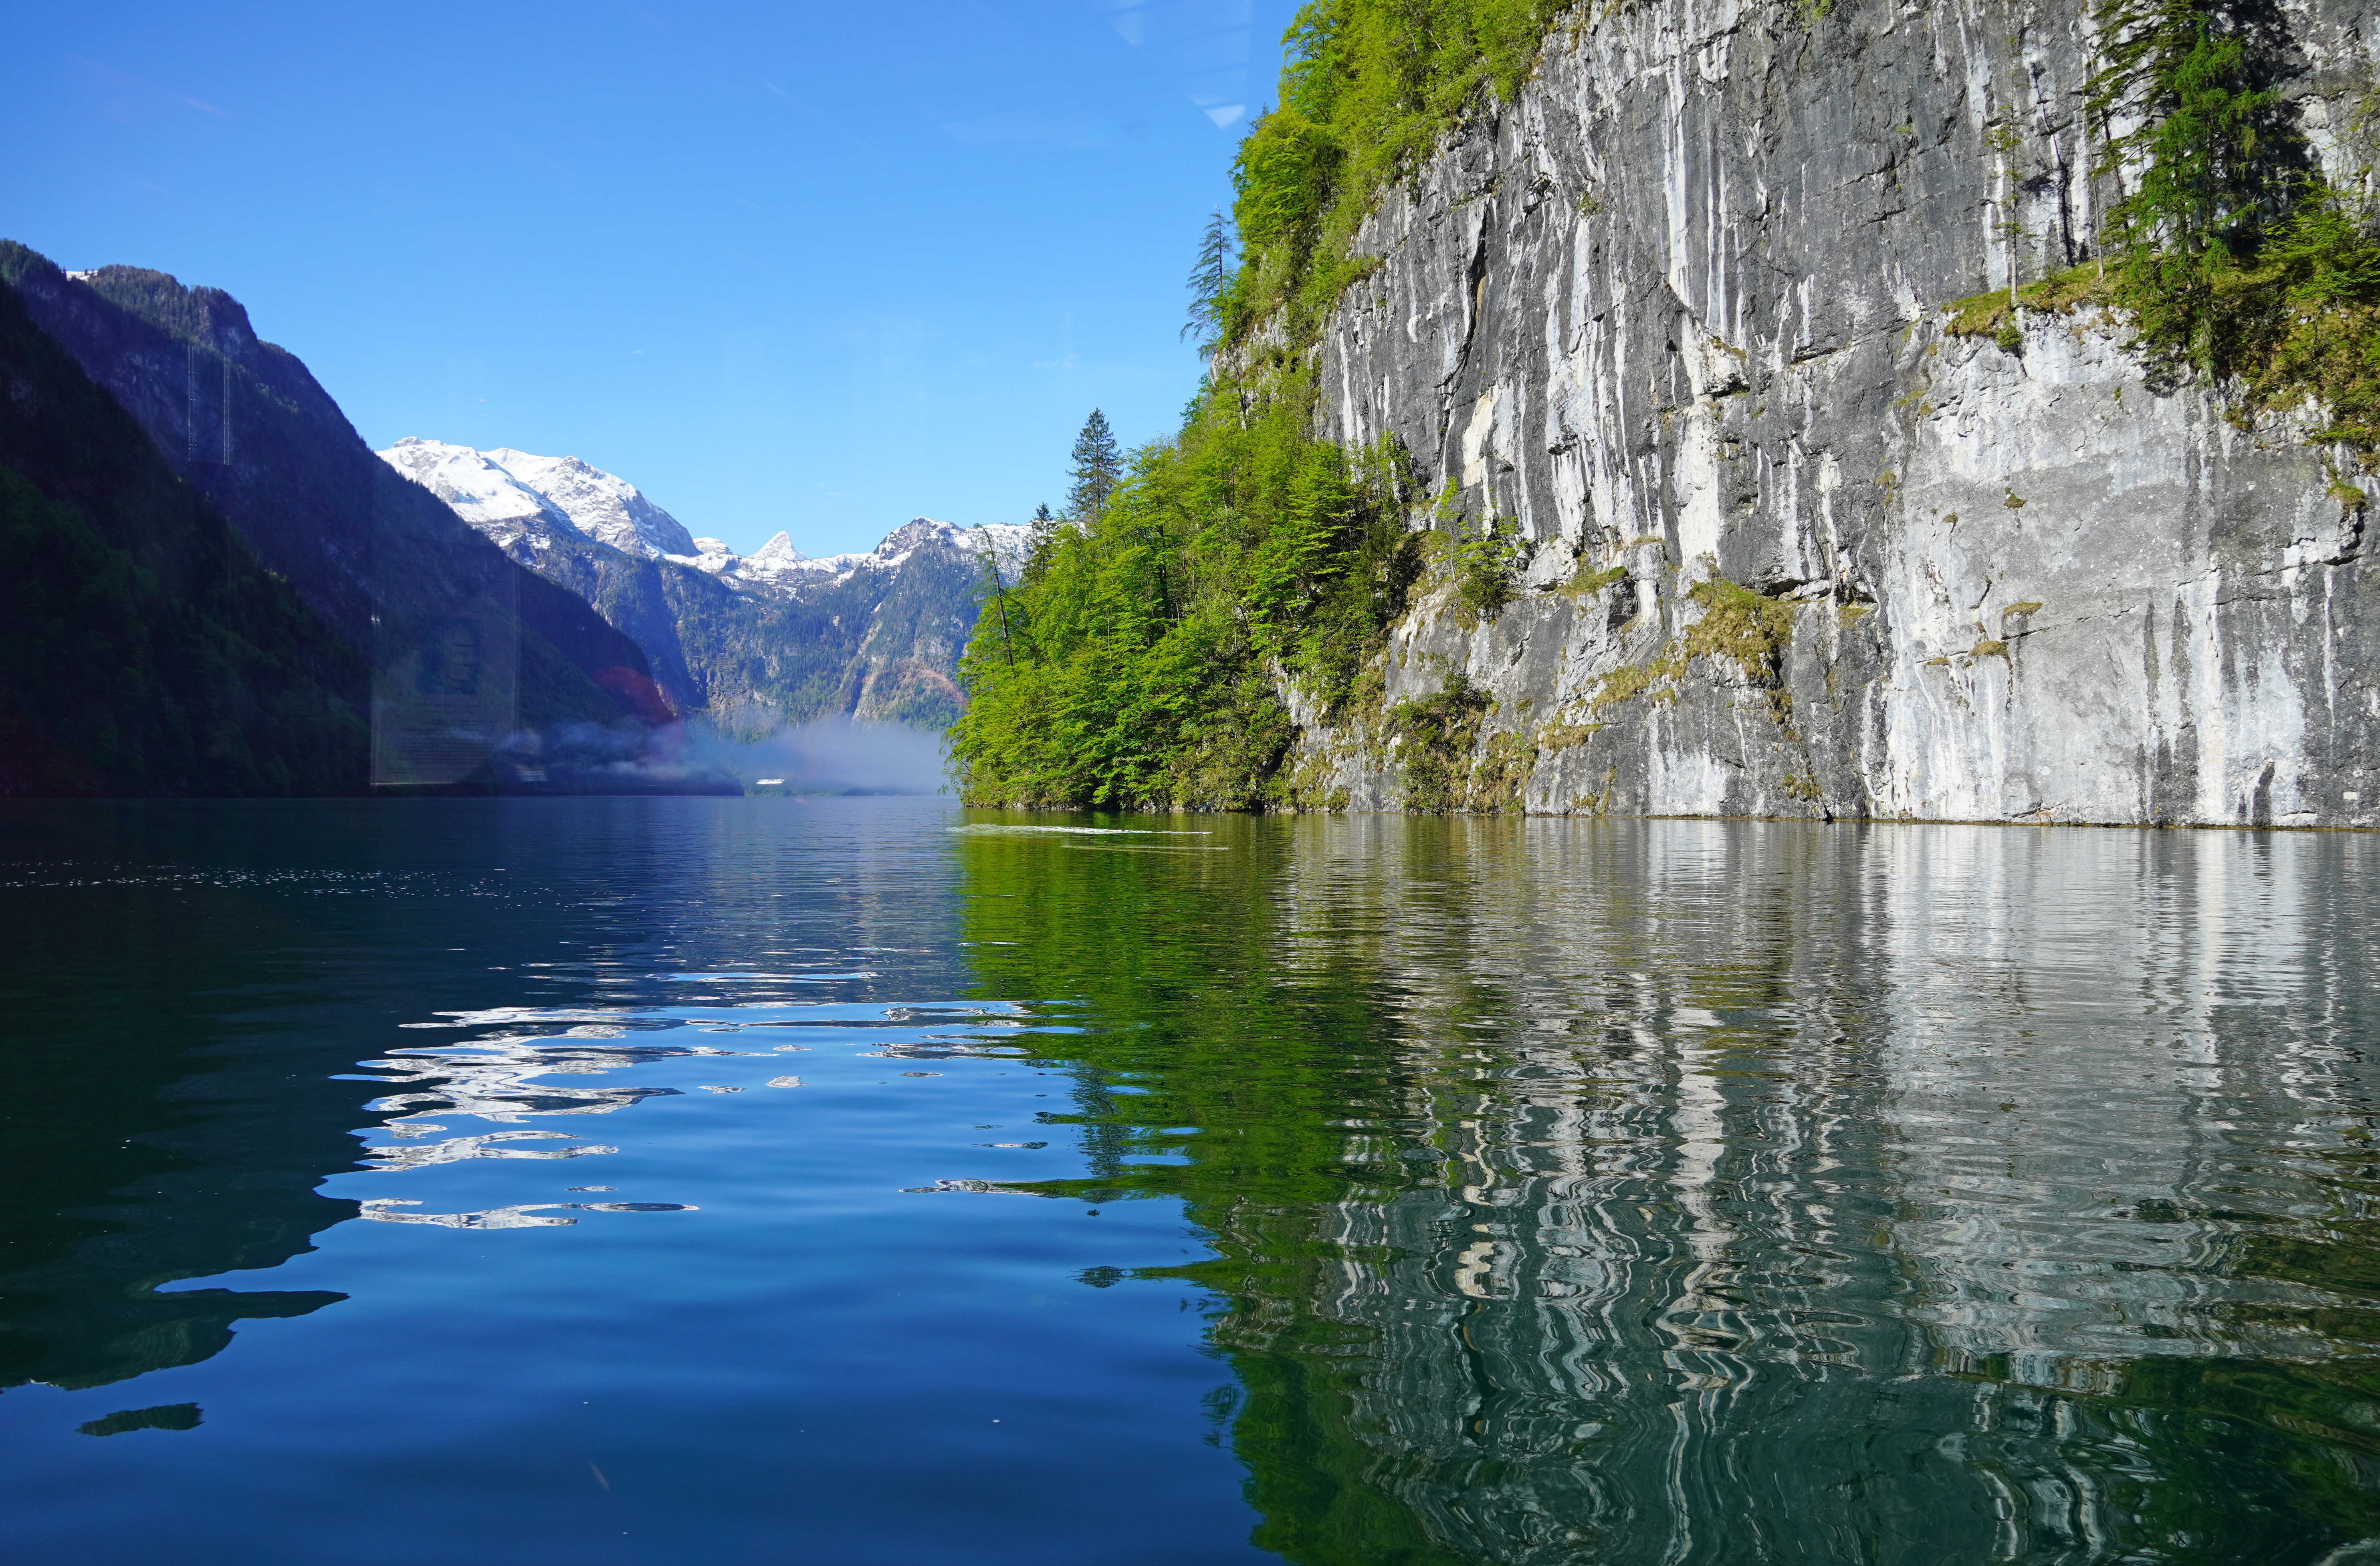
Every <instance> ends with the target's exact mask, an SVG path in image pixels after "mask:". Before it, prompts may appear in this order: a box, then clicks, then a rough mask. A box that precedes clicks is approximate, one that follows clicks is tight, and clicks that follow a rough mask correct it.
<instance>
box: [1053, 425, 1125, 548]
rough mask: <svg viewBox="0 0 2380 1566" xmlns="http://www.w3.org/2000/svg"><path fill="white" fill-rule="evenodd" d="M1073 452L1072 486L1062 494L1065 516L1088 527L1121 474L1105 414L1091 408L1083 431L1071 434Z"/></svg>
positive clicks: (1121, 463) (1119, 460)
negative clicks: (1072, 437)
mask: <svg viewBox="0 0 2380 1566" xmlns="http://www.w3.org/2000/svg"><path fill="white" fill-rule="evenodd" d="M1074 455H1075V487H1074V488H1072V489H1070V490H1068V491H1067V493H1066V515H1067V517H1068V519H1069V520H1071V521H1072V522H1074V523H1075V524H1076V525H1078V526H1083V527H1088V526H1089V525H1090V524H1093V523H1095V522H1097V521H1098V520H1099V508H1101V507H1102V506H1104V505H1106V504H1107V503H1108V491H1110V490H1111V489H1113V488H1115V487H1116V480H1118V479H1119V478H1122V477H1123V453H1122V452H1118V451H1117V450H1116V442H1115V432H1114V431H1113V430H1111V429H1110V428H1108V416H1107V415H1105V414H1103V413H1101V412H1099V409H1097V408H1093V409H1092V410H1091V416H1090V417H1088V418H1087V419H1085V420H1084V421H1083V432H1082V433H1081V434H1080V435H1077V436H1075V453H1074Z"/></svg>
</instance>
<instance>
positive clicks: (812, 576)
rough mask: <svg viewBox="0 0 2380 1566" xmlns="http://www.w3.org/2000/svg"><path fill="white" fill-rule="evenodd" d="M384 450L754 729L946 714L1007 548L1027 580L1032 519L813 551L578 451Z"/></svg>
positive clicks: (1010, 571) (940, 718)
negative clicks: (720, 517)
mask: <svg viewBox="0 0 2380 1566" xmlns="http://www.w3.org/2000/svg"><path fill="white" fill-rule="evenodd" d="M379 455H380V457H381V459H382V460H383V462H385V463H386V464H388V465H389V466H390V467H391V468H392V469H394V470H395V472H397V473H399V474H402V475H404V476H406V477H407V478H409V479H412V480H413V481H414V482H415V483H416V484H419V485H420V486H421V487H423V488H427V489H428V490H430V492H431V493H432V494H434V495H435V496H437V497H438V499H439V500H443V501H444V502H445V503H446V504H447V505H448V506H450V507H452V508H453V510H454V512H455V514H456V515H457V516H459V517H460V518H461V519H462V520H463V521H464V522H466V523H468V524H469V525H470V526H471V527H473V528H474V529H476V530H478V532H480V534H481V535H482V536H485V537H486V538H488V539H489V540H490V541H491V542H492V543H494V544H495V545H496V546H497V547H498V548H502V549H503V550H504V552H505V553H506V554H507V555H509V556H511V557H512V558H513V559H514V560H518V561H519V562H520V563H521V564H523V565H526V566H528V567H529V568H530V569H531V570H533V571H536V572H538V573H539V574H540V575H542V576H544V577H546V578H547V579H548V580H550V581H553V582H554V583H556V584H560V585H562V586H564V587H566V588H568V589H569V590H570V591H572V592H574V593H576V594H577V595H578V596H581V597H583V598H585V599H586V600H587V601H588V602H589V604H591V605H593V606H594V607H595V608H596V610H597V611H598V612H599V613H601V614H602V615H603V617H604V618H605V619H606V620H609V621H611V623H612V624H613V625H614V626H616V627H617V628H618V629H619V630H621V631H622V632H625V633H626V634H628V635H629V636H631V637H633V638H635V640H636V641H637V644H639V645H641V646H643V647H644V648H645V649H646V651H647V653H648V654H649V655H650V657H651V658H652V662H653V667H654V672H655V678H656V679H657V680H658V681H660V683H661V687H662V690H663V691H664V692H665V693H667V694H668V695H669V697H670V699H671V700H672V701H674V702H675V703H676V704H677V705H679V706H680V708H681V709H682V710H685V711H688V712H700V713H704V714H707V715H708V716H709V717H711V718H712V719H713V720H714V721H717V722H720V723H722V724H725V725H726V726H728V727H730V728H732V729H738V730H742V731H762V730H766V729H773V728H775V727H777V726H778V725H779V724H781V723H785V722H801V721H806V720H807V719H811V718H816V717H856V718H859V719H861V720H865V721H888V722H901V723H907V724H910V725H912V726H915V727H921V728H928V729H935V728H941V727H943V726H944V725H946V724H947V723H948V722H949V721H950V720H951V718H953V717H956V716H957V714H958V712H959V711H960V710H961V709H962V708H963V707H964V705H965V696H964V695H963V694H962V693H961V692H960V690H959V688H958V685H957V683H956V680H955V675H956V672H957V662H958V654H959V651H960V649H962V648H963V647H964V646H965V644H966V637H967V634H968V632H970V631H972V629H973V627H974V623H975V615H976V608H977V598H978V596H979V595H980V593H981V592H982V591H983V589H984V588H985V586H986V585H987V584H988V583H989V581H990V572H991V571H992V570H993V569H994V563H993V562H996V569H997V570H998V571H999V572H1000V574H1001V576H1002V579H1003V580H1012V581H1013V580H1014V575H1015V572H1016V571H1017V569H1018V568H1019V566H1020V565H1021V562H1022V560H1023V556H1024V552H1025V549H1026V544H1027V541H1028V537H1029V533H1030V530H1029V529H1028V528H1026V527H1023V526H1018V525H1008V524H989V525H985V526H980V527H972V528H966V527H958V526H954V525H953V524H949V523H945V522H937V521H934V520H933V519H931V518H929V517H918V518H916V519H914V520H912V521H910V522H908V523H905V524H903V525H901V526H900V527H898V528H896V529H894V530H893V531H892V533H891V534H890V535H888V536H886V537H885V538H884V540H883V541H882V542H881V543H880V544H878V545H877V546H876V548H873V549H870V550H867V551H856V552H852V553H848V554H839V555H831V556H826V557H823V558H819V559H811V558H808V557H806V556H804V555H802V554H801V553H800V552H799V551H798V550H796V549H795V548H794V547H793V540H792V538H791V537H790V536H788V535H786V534H784V533H783V532H780V533H778V534H777V535H776V536H774V537H772V538H771V539H770V540H769V541H768V542H767V543H766V544H764V545H762V546H761V547H760V548H759V549H757V550H755V551H754V552H753V553H752V554H750V555H739V554H737V553H736V552H735V551H734V550H733V549H731V548H728V547H727V545H725V544H724V543H722V541H720V540H719V539H716V538H698V537H696V536H693V535H692V534H691V533H690V532H689V531H688V530H687V529H686V526H685V525H684V524H681V523H680V522H679V521H678V520H677V519H676V518H675V517H674V516H672V515H671V514H670V513H669V512H666V511H663V510H662V508H660V507H659V506H657V505H655V504H653V503H652V502H651V501H650V500H648V499H646V497H645V496H644V494H643V493H642V492H641V491H640V490H638V489H637V487H636V486H635V485H633V484H630V483H629V482H627V481H626V480H625V479H623V478H620V477H618V476H615V475H613V474H610V473H606V472H605V471H603V470H602V469H601V468H598V467H595V466H593V465H591V464H588V463H585V462H582V461H580V460H579V459H578V458H577V457H546V456H538V455H535V454H533V453H529V452H516V451H512V450H510V449H507V448H497V449H493V450H488V451H480V450H475V449H474V448H471V447H468V446H461V445H455V444H453V443H450V442H445V441H439V440H423V439H420V438H418V437H407V439H405V440H399V441H397V442H396V443H395V445H393V446H390V447H388V448H386V449H385V450H383V451H382V452H380V453H379Z"/></svg>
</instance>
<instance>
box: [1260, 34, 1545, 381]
mask: <svg viewBox="0 0 2380 1566" xmlns="http://www.w3.org/2000/svg"><path fill="white" fill-rule="evenodd" d="M1561 9H1562V6H1561V5H1560V0H1315V3H1314V4H1311V5H1308V6H1306V7H1305V9H1303V10H1301V11H1300V12H1298V14H1297V19H1296V21H1294V22H1293V23H1292V24H1291V27H1290V30H1289V33H1288V35H1287V37H1286V38H1285V39H1284V41H1283V42H1286V43H1287V44H1288V46H1289V51H1288V52H1289V61H1288V64H1287V65H1286V66H1284V67H1283V69H1282V71H1281V106H1280V107H1279V108H1277V109H1275V110H1273V111H1272V112H1271V113H1270V114H1266V115H1264V116H1263V117H1262V118H1260V119H1258V120H1257V123H1256V125H1255V126H1254V127H1253V128H1251V129H1250V130H1249V132H1248V136H1247V139H1246V140H1245V141H1243V142H1242V143H1241V144H1240V152H1239V158H1238V162H1237V163H1235V165H1234V166H1233V171H1232V181H1233V187H1234V188H1235V190H1236V191H1237V192H1238V200H1237V201H1236V202H1235V204H1234V205H1233V220H1234V221H1235V222H1236V223H1238V225H1239V231H1240V238H1241V241H1242V243H1243V244H1244V245H1245V247H1246V256H1245V263H1244V264H1243V266H1242V267H1241V269H1240V272H1239V276H1238V278H1237V280H1236V281H1235V283H1233V288H1232V290H1231V292H1230V294H1229V295H1228V296H1227V297H1226V299H1225V300H1224V307H1223V311H1222V319H1221V323H1220V324H1221V326H1222V329H1223V336H1224V339H1225V340H1226V341H1233V340H1236V339H1239V338H1241V337H1243V336H1245V333H1246V332H1247V331H1249V330H1250V329H1251V328H1252V327H1254V326H1255V325H1256V324H1257V322H1259V321H1262V320H1264V319H1268V318H1269V317H1270V316H1271V315H1272V314H1273V313H1274V312H1275V311H1278V310H1285V311H1286V312H1287V314H1288V317H1289V321H1288V325H1289V329H1290V336H1291V338H1292V340H1293V341H1298V340H1302V339H1303V338H1304V337H1305V335H1306V334H1308V333H1309V332H1311V331H1313V330H1314V329H1315V327H1316V326H1317V325H1318V322H1319V320H1320V318H1321V316H1322V314H1323V313H1324V312H1325V311H1327V310H1328V309H1329V308H1330V306H1331V304H1332V303H1333V302H1334V301H1336V300H1337V298H1338V297H1339V295H1340V293H1341V291H1342V290H1343V289H1344V288H1345V287H1346V286H1347V284H1348V283H1351V282H1353V281H1354V280H1355V279H1356V278H1357V277H1360V276H1362V275H1363V273H1364V271H1366V262H1365V260H1364V259H1362V258H1359V257H1356V256H1355V255H1354V253H1353V249H1352V246H1353V242H1354V235H1355V229H1356V226H1357V225H1358V224H1359V223H1362V222H1363V221H1364V217H1365V214H1366V213H1367V212H1369V211H1371V209H1372V204H1373V201H1374V199H1375V198H1376V197H1377V196H1378V194H1379V192H1380V190H1381V188H1382V187H1385V186H1387V185H1388V184H1390V182H1391V181H1393V180H1394V179H1396V178H1397V177H1398V176H1399V175H1403V174H1405V173H1408V172H1410V171H1411V170H1412V169H1413V168H1414V167H1415V165H1416V164H1417V163H1419V161H1420V160H1421V158H1422V156H1423V155H1424V154H1425V153H1427V151H1428V150H1429V147H1430V145H1431V143H1432V142H1433V141H1434V140H1435V139H1437V137H1438V135H1439V132H1441V131H1442V130H1444V129H1445V128H1446V126H1448V125H1450V124H1451V123H1452V122H1453V120H1454V119H1455V118H1456V117H1457V116H1458V115H1459V114H1462V113H1463V110H1464V109H1466V108H1467V107H1469V106H1471V105H1472V104H1473V103H1475V102H1476V101H1477V98H1478V95H1479V93H1480V90H1481V89H1482V88H1484V87H1488V86H1491V85H1492V86H1493V88H1494V89H1495V90H1496V91H1497V92H1498V93H1499V94H1500V96H1502V97H1504V98H1507V99H1509V98H1511V97H1512V95H1513V93H1514V92H1515V91H1517V90H1519V87H1520V84H1521V80H1522V78H1524V77H1525V76H1527V75H1528V73H1529V70H1530V67H1531V66H1533V65H1534V64H1535V63H1536V56H1537V49H1538V46H1539V45H1540V44H1541V43H1542V42H1544V40H1545V35H1546V30H1547V29H1548V27H1549V26H1551V25H1552V22H1553V19H1554V17H1555V16H1556V14H1557V13H1558V12H1560V10H1561Z"/></svg>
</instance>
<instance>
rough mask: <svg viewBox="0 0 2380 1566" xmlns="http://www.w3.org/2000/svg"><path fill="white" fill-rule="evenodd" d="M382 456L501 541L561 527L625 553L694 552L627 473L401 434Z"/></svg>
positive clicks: (674, 523)
mask: <svg viewBox="0 0 2380 1566" xmlns="http://www.w3.org/2000/svg"><path fill="white" fill-rule="evenodd" d="M380 455H381V460H382V461H383V462H385V463H387V464H389V465H390V466H391V467H393V468H395V469H396V470H397V471H398V472H399V473H402V474H404V475H406V476H408V477H410V478H412V479H413V480H414V481H415V482H416V483H419V484H420V485H421V486H422V487H423V488H427V489H429V490H430V491H431V492H432V493H433V494H435V495H436V496H437V497H438V498H439V499H440V500H443V501H445V502H446V503H447V504H448V505H450V506H452V507H454V508H455V514H456V515H457V516H460V517H461V518H462V519H463V520H464V521H465V522H468V523H469V524H471V525H472V526H474V527H476V528H478V529H479V530H480V532H482V533H484V534H486V535H487V536H489V537H491V538H493V539H494V540H495V541H496V542H497V543H498V544H500V545H510V544H511V543H512V542H513V541H514V540H515V539H516V538H520V537H524V536H537V535H538V534H539V533H540V532H541V531H543V530H544V529H546V528H554V527H558V528H562V529H565V530H566V531H569V532H574V533H577V534H579V535H580V536H584V537H588V538H592V539H594V540H596V541H597V542H598V543H603V544H609V545H611V546H612V548H615V549H618V550H620V551H622V552H623V553H625V554H631V555H644V556H648V557H650V556H653V555H692V554H693V553H695V541H694V536H693V535H691V534H689V533H688V532H686V527H685V525H684V524H681V523H680V522H679V521H678V520H677V518H675V517H674V516H672V515H670V514H669V512H665V511H663V510H662V509H661V507H659V506H657V505H655V504H653V503H652V502H651V501H650V500H646V499H645V497H644V496H643V495H642V494H641V493H639V492H638V490H637V487H636V486H635V485H633V484H631V483H629V482H628V481H627V480H626V479H625V478H620V477H618V476H614V475H612V474H608V473H605V472H604V471H603V470H602V469H601V468H600V467H596V466H594V465H592V464H588V463H583V462H580V461H579V460H578V459H577V457H540V456H538V455H536V454H535V453H534V452H516V451H514V450H512V449H511V448H510V447H506V446H499V447H497V448H496V449H495V450H493V451H490V452H480V451H474V450H473V449H472V448H470V447H468V446H455V445H450V444H448V443H447V442H445V441H443V440H420V439H419V438H417V437H414V436H407V437H406V438H405V439H404V440H399V441H398V442H397V443H396V444H395V445H394V446H391V447H390V448H389V449H388V450H387V451H385V452H381V453H380Z"/></svg>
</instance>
